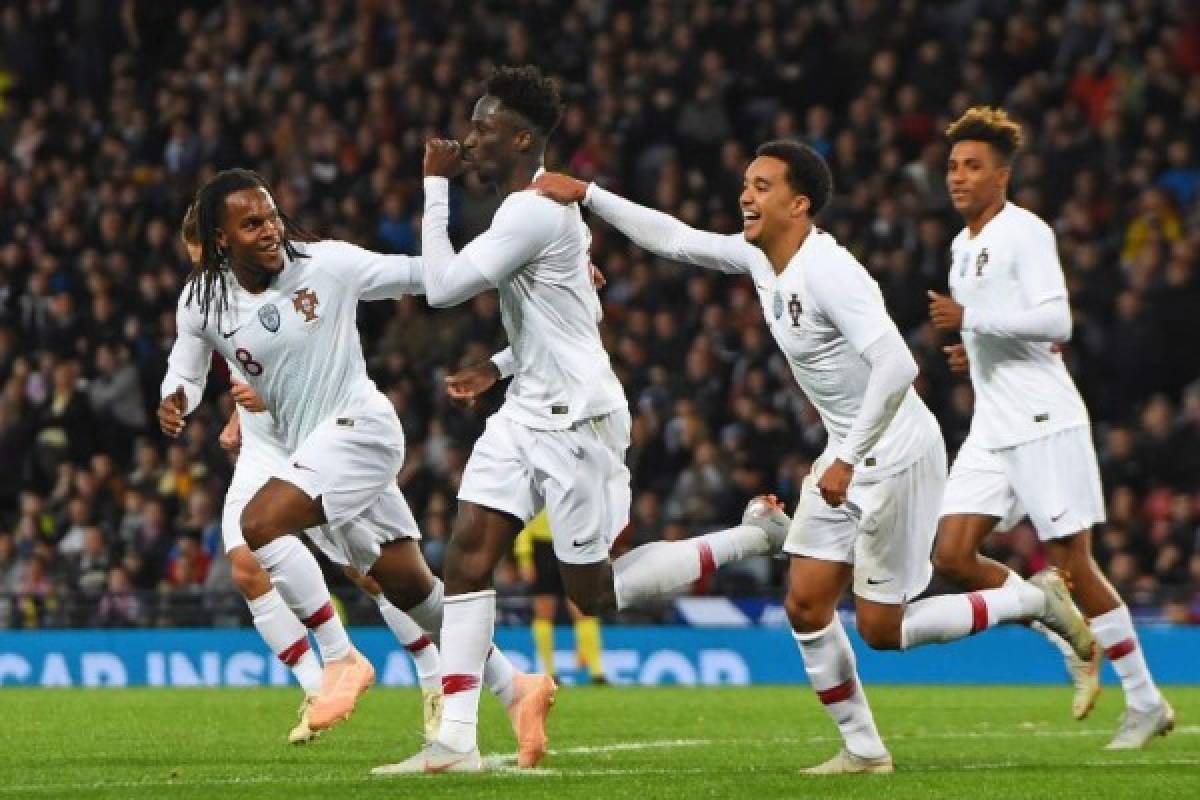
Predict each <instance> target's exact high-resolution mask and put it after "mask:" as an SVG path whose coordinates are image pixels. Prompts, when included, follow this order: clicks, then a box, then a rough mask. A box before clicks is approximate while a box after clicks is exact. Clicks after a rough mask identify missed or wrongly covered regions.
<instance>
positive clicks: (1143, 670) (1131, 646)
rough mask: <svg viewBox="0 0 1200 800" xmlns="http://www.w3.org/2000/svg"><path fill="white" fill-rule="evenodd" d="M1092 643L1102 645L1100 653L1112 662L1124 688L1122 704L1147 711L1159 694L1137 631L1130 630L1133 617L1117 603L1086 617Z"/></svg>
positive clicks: (1160, 700)
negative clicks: (1106, 610)
mask: <svg viewBox="0 0 1200 800" xmlns="http://www.w3.org/2000/svg"><path fill="white" fill-rule="evenodd" d="M1088 625H1089V626H1090V627H1091V629H1092V635H1093V636H1095V637H1096V643H1097V644H1099V645H1100V647H1102V648H1104V655H1106V656H1108V660H1109V661H1111V662H1112V665H1113V669H1115V670H1116V671H1117V675H1118V676H1119V677H1120V678H1121V688H1123V689H1124V690H1125V705H1127V706H1129V707H1130V708H1132V709H1133V710H1134V711H1149V710H1151V709H1153V708H1157V707H1158V705H1159V703H1161V702H1162V701H1163V700H1162V694H1160V693H1159V691H1158V687H1157V686H1155V685H1154V678H1152V677H1151V676H1150V668H1149V667H1147V666H1146V657H1145V656H1144V655H1143V654H1142V648H1141V645H1140V644H1139V643H1138V638H1137V633H1136V632H1135V631H1134V630H1133V618H1132V617H1130V616H1129V608H1128V607H1127V606H1125V605H1124V604H1121V605H1119V606H1117V607H1116V608H1114V609H1113V610H1112V611H1108V612H1106V613H1104V614H1101V615H1100V616H1098V617H1093V618H1092V619H1090V620H1088Z"/></svg>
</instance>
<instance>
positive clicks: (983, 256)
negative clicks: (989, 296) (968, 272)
mask: <svg viewBox="0 0 1200 800" xmlns="http://www.w3.org/2000/svg"><path fill="white" fill-rule="evenodd" d="M987 262H988V252H987V248H986V247H985V248H983V249H982V250H980V251H979V257H978V258H976V259H975V277H976V278H982V277H983V268H984V267H986V266H987Z"/></svg>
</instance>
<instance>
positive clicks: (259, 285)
mask: <svg viewBox="0 0 1200 800" xmlns="http://www.w3.org/2000/svg"><path fill="white" fill-rule="evenodd" d="M233 277H234V278H236V279H237V282H238V285H239V286H241V287H242V288H243V289H245V290H246V291H247V292H249V293H250V294H259V293H260V292H265V291H266V290H267V287H268V286H270V285H271V278H273V277H274V275H273V274H271V273H270V272H267V271H266V270H262V269H258V268H257V267H247V266H245V265H244V264H234V265H233Z"/></svg>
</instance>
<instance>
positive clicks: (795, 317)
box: [788, 292, 804, 328]
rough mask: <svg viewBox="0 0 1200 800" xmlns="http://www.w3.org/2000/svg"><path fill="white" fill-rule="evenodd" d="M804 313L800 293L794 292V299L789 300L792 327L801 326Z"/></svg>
mask: <svg viewBox="0 0 1200 800" xmlns="http://www.w3.org/2000/svg"><path fill="white" fill-rule="evenodd" d="M802 313H804V307H803V306H802V305H800V295H798V294H796V293H795V292H792V299H791V300H789V301H788V314H791V316H792V327H793V328H799V327H800V315H801V314H802Z"/></svg>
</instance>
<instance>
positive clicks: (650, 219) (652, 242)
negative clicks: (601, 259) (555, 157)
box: [533, 172, 756, 272]
mask: <svg viewBox="0 0 1200 800" xmlns="http://www.w3.org/2000/svg"><path fill="white" fill-rule="evenodd" d="M533 188H534V189H536V190H537V191H538V192H541V193H542V194H544V195H546V196H547V197H549V198H550V199H552V200H556V201H558V202H560V203H570V202H580V203H582V204H583V205H584V206H585V207H587V208H589V209H591V210H592V211H594V212H595V213H596V214H598V215H600V217H601V218H602V219H604V221H605V222H607V223H608V224H610V225H612V226H613V227H614V228H616V229H617V230H619V231H620V232H621V233H623V234H625V235H626V236H628V237H629V238H630V239H632V240H633V243H634V244H636V245H637V246H638V247H640V248H642V249H643V250H648V251H650V252H651V253H654V254H655V255H657V256H661V257H663V258H669V259H671V260H673V261H682V262H684V263H687V264H695V265H696V266H699V267H706V268H708V269H715V270H720V271H721V272H749V271H750V269H751V265H752V263H753V259H754V258H755V257H756V256H755V252H756V251H755V250H754V248H753V245H750V244H749V243H747V242H746V240H745V239H744V238H743V237H742V236H741V235H740V234H734V235H729V236H727V235H722V234H719V233H709V232H707V231H699V230H696V229H695V228H692V227H690V226H689V225H686V224H684V223H683V222H680V221H679V220H677V219H675V218H674V217H672V216H670V215H669V214H664V213H662V212H661V211H655V210H654V209H652V208H647V207H645V206H640V205H638V204H637V203H634V202H632V201H630V200H626V199H625V198H623V197H621V196H619V195H616V194H613V193H612V192H610V191H607V190H605V189H601V188H600V187H599V186H597V185H596V184H594V183H584V182H583V181H580V180H576V179H575V178H572V177H570V176H569V175H562V174H560V173H553V172H547V173H544V174H542V175H540V176H539V177H538V179H537V180H535V181H534V182H533Z"/></svg>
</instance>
